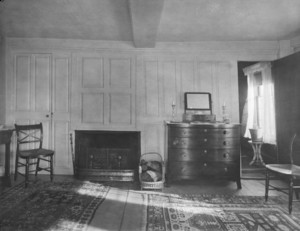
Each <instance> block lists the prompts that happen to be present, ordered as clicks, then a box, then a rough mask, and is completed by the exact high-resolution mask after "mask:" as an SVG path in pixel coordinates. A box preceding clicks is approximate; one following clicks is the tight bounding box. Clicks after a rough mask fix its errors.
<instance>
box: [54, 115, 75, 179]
mask: <svg viewBox="0 0 300 231" xmlns="http://www.w3.org/2000/svg"><path fill="white" fill-rule="evenodd" d="M53 127H54V132H53V141H54V146H55V155H54V169H55V174H66V173H69V174H72V156H71V152H70V140H69V131H70V127H69V123H68V122H64V121H62V122H60V121H57V122H55V123H54V125H53Z"/></svg>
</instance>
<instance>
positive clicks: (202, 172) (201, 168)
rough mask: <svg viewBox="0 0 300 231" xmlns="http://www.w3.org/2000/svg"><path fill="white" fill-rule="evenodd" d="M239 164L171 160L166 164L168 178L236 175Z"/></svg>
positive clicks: (231, 176) (232, 176)
mask: <svg viewBox="0 0 300 231" xmlns="http://www.w3.org/2000/svg"><path fill="white" fill-rule="evenodd" d="M238 171H239V166H238V165H237V164H236V163H234V162H228V163H224V162H205V163H197V162H179V161H178V162H172V163H169V164H168V172H167V175H168V177H169V180H170V181H172V180H176V179H197V178H199V177H201V176H215V177H220V178H222V177H229V178H234V176H235V175H238V174H237V173H238Z"/></svg>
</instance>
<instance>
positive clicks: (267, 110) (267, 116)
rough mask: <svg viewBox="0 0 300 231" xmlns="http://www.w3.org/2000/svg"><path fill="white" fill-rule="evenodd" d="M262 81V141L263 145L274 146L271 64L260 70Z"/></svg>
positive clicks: (274, 123) (274, 124) (273, 97)
mask: <svg viewBox="0 0 300 231" xmlns="http://www.w3.org/2000/svg"><path fill="white" fill-rule="evenodd" d="M262 79H263V92H264V93H263V94H264V96H263V109H264V110H263V120H262V122H263V124H262V127H263V137H264V138H263V139H264V142H265V143H269V144H276V121H275V96H274V80H273V77H272V72H271V63H266V64H265V65H264V68H262Z"/></svg>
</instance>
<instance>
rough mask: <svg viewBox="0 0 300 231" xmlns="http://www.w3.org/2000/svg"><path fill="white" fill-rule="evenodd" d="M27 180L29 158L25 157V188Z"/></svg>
mask: <svg viewBox="0 0 300 231" xmlns="http://www.w3.org/2000/svg"><path fill="white" fill-rule="evenodd" d="M28 182H29V158H26V166H25V188H27V186H28Z"/></svg>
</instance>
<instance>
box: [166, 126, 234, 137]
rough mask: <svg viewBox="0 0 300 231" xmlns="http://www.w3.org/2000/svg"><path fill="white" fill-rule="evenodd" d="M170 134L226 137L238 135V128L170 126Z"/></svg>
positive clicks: (176, 135) (177, 135)
mask: <svg viewBox="0 0 300 231" xmlns="http://www.w3.org/2000/svg"><path fill="white" fill-rule="evenodd" d="M169 134H170V136H175V137H192V138H211V137H218V138H227V137H240V132H239V130H238V129H232V128H222V129H215V128H176V127H174V128H170V130H169Z"/></svg>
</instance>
